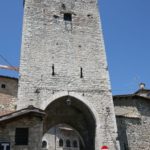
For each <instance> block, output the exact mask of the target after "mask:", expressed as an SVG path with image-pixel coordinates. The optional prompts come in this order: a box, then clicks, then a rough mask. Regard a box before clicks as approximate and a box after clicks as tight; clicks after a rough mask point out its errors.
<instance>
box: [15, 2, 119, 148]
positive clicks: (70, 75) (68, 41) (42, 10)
mask: <svg viewBox="0 0 150 150" xmlns="http://www.w3.org/2000/svg"><path fill="white" fill-rule="evenodd" d="M97 3H98V2H97V0H25V2H24V23H23V38H22V51H21V65H20V79H19V92H18V101H17V109H21V108H25V107H27V106H29V105H33V106H35V107H37V108H40V109H43V110H45V112H46V113H47V115H46V119H45V121H44V133H46V132H47V131H48V130H49V129H50V128H52V127H54V126H56V125H58V124H66V125H69V126H71V127H72V128H73V129H74V130H76V131H77V133H78V134H79V135H80V137H81V139H82V140H81V141H82V146H81V149H83V150H99V149H100V148H101V146H102V145H107V146H108V147H109V149H111V150H118V149H119V148H118V143H117V140H116V138H117V127H116V120H115V113H114V106H113V101H112V93H111V89H110V82H109V76H108V69H107V62H106V56H105V48H104V42H103V36H102V29H101V23H100V19H99V12H98V4H97Z"/></svg>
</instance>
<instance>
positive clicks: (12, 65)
mask: <svg viewBox="0 0 150 150" xmlns="http://www.w3.org/2000/svg"><path fill="white" fill-rule="evenodd" d="M0 57H1V58H2V59H3V60H4V61H5V62H6V63H7V64H8V65H9V66H10V67H12V68H13V69H14V70H16V68H15V67H14V66H13V65H12V64H11V63H10V62H9V61H8V60H7V59H6V58H5V57H3V56H2V55H1V54H0Z"/></svg>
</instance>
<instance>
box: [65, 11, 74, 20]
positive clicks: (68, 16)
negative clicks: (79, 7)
mask: <svg viewBox="0 0 150 150" xmlns="http://www.w3.org/2000/svg"><path fill="white" fill-rule="evenodd" d="M64 20H65V21H72V15H71V14H70V13H65V14H64Z"/></svg>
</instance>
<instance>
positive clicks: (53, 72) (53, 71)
mask: <svg viewBox="0 0 150 150" xmlns="http://www.w3.org/2000/svg"><path fill="white" fill-rule="evenodd" d="M54 75H55V66H54V64H53V65H52V76H54Z"/></svg>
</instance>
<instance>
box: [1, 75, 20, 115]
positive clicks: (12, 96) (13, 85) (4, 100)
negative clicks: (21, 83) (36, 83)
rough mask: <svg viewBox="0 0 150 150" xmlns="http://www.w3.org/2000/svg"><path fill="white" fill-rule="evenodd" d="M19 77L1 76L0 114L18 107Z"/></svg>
mask: <svg viewBox="0 0 150 150" xmlns="http://www.w3.org/2000/svg"><path fill="white" fill-rule="evenodd" d="M17 91H18V79H16V78H10V77H3V76H0V115H4V114H7V113H10V112H12V111H14V110H15V108H16V101H17Z"/></svg>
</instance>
